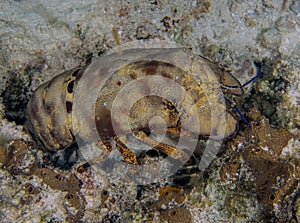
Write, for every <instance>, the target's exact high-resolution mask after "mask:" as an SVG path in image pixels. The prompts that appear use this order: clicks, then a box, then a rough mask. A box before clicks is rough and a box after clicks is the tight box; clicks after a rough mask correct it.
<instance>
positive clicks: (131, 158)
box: [114, 136, 139, 165]
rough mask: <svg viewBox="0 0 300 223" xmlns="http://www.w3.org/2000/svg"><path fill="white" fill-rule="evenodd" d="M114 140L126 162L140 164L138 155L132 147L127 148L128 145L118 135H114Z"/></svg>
mask: <svg viewBox="0 0 300 223" xmlns="http://www.w3.org/2000/svg"><path fill="white" fill-rule="evenodd" d="M114 140H115V141H116V148H117V150H118V151H119V152H120V153H121V155H122V156H123V158H124V160H125V162H126V163H130V164H134V165H138V164H139V163H138V161H137V157H136V154H135V153H134V152H132V151H131V150H130V149H128V148H127V146H126V145H125V144H124V143H123V142H122V141H121V140H120V139H119V138H118V137H117V136H115V137H114Z"/></svg>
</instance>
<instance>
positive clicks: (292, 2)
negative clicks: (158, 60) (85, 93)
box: [0, 0, 300, 222]
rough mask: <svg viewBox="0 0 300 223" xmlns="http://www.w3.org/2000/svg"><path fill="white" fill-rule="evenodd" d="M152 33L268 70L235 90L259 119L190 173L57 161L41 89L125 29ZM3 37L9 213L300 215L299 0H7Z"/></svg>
mask: <svg viewBox="0 0 300 223" xmlns="http://www.w3.org/2000/svg"><path fill="white" fill-rule="evenodd" d="M113 30H114V31H113ZM154 38H156V39H159V40H169V41H173V42H175V43H177V44H179V45H181V46H184V47H187V48H190V49H192V50H193V51H194V53H196V54H200V55H202V56H204V57H206V58H209V59H210V60H211V61H213V62H215V63H216V64H218V65H219V66H220V67H223V68H226V69H227V70H229V71H230V72H231V73H232V74H233V75H234V76H235V77H236V78H237V79H238V80H239V81H240V82H241V83H245V82H246V81H247V80H250V79H251V78H252V77H253V76H254V75H255V72H256V71H257V70H260V71H262V72H263V74H264V77H263V78H261V79H258V80H256V81H255V82H253V83H252V84H250V85H249V86H248V87H247V88H246V89H245V94H244V95H242V96H240V97H235V101H236V104H237V106H238V107H239V108H240V110H241V111H242V112H243V113H245V114H246V118H247V119H248V120H249V122H250V125H249V127H247V126H245V125H244V124H243V123H242V122H241V123H240V126H241V128H240V131H239V132H238V133H237V136H235V137H233V138H232V139H231V140H230V141H229V142H227V143H226V146H224V148H223V152H222V153H220V154H219V155H218V157H217V158H216V159H215V160H214V161H213V162H212V164H211V165H210V166H209V168H208V169H207V170H206V172H205V174H203V172H201V171H200V172H196V173H190V174H187V176H185V177H186V178H184V179H188V180H187V181H185V180H182V179H181V180H179V183H178V182H177V183H178V184H180V185H176V184H175V183H173V184H172V183H170V182H173V181H172V179H169V180H161V181H159V182H157V183H155V184H151V185H147V186H138V187H137V186H136V185H128V184H122V183H120V182H114V181H113V180H110V179H107V178H105V177H104V176H101V175H99V174H97V173H95V172H94V171H93V169H89V170H87V171H86V172H83V173H80V172H78V171H77V169H76V168H77V166H78V164H75V165H74V166H73V167H71V168H69V169H67V170H65V169H62V168H59V167H55V166H54V165H53V164H52V163H51V161H49V159H48V155H47V152H45V151H44V150H41V149H40V148H39V146H37V145H36V144H35V143H34V140H33V139H32V138H31V136H30V134H29V133H28V131H27V130H26V128H25V127H24V123H25V121H26V115H25V113H26V104H27V102H28V100H29V98H30V95H31V94H32V92H33V90H34V89H36V88H37V87H38V86H39V85H40V84H41V83H42V82H44V81H46V80H48V79H50V78H52V77H54V76H55V75H57V74H59V73H61V72H63V71H65V70H68V69H71V68H74V67H76V66H78V65H80V64H84V63H85V62H86V61H87V60H88V59H89V58H92V60H94V59H95V58H97V57H98V55H101V54H102V53H103V52H105V51H107V50H108V49H111V48H112V47H115V46H116V45H117V44H119V43H118V41H119V42H120V43H121V44H123V43H126V42H130V41H134V40H146V39H154ZM0 44H1V47H0V77H1V84H0V94H1V98H0V99H1V100H0V119H1V120H0V144H1V152H0V180H1V181H0V207H1V208H0V222H299V221H300V196H299V189H300V187H299V179H300V174H299V173H300V143H299V134H300V131H299V128H300V54H299V52H300V1H299V0H274V1H272V0H262V1H259V0H251V1H244V0H238V1H232V0H227V1H224V0H222V1H201V0H198V1H197V0H195V1H186V0H178V1H168V0H151V1H146V0H142V1H123V0H122V1H102V0H93V1H78V0H65V1H57V0H52V1H41V0H40V1H39V0H18V1H17V0H15V1H14V0H2V1H1V2H0ZM253 138H255V140H251V139H253Z"/></svg>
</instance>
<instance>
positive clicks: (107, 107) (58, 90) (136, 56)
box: [28, 48, 241, 151]
mask: <svg viewBox="0 0 300 223" xmlns="http://www.w3.org/2000/svg"><path fill="white" fill-rule="evenodd" d="M186 55H188V56H189V57H190V58H187V56H186ZM152 58H156V59H154V60H153V59H152ZM165 58H168V61H171V62H172V63H169V62H166V59H165ZM186 59H188V60H197V63H198V64H200V67H199V68H197V69H195V70H191V72H189V71H188V70H185V69H181V67H179V66H176V65H174V64H180V63H182V61H184V60H186ZM126 61H133V62H130V63H129V64H128V63H127V64H126ZM173 62H174V63H173ZM208 63H209V62H207V61H206V60H204V59H202V58H201V57H199V56H196V55H193V54H191V53H190V52H189V51H187V50H185V49H179V48H178V49H177V48H173V49H141V48H139V49H130V50H124V51H122V52H121V53H112V54H109V55H105V56H102V57H100V58H99V59H98V60H96V61H94V62H93V63H92V64H91V65H89V66H87V67H82V68H76V69H73V70H70V71H66V72H64V73H62V74H60V75H58V76H56V77H54V78H53V79H52V80H50V81H48V82H46V83H44V84H42V85H41V86H40V87H38V88H37V90H36V91H35V92H34V93H33V95H32V97H31V99H30V101H29V103H28V114H29V121H30V123H31V126H32V131H33V133H34V135H35V136H36V137H37V139H38V140H39V141H40V142H41V143H42V144H43V146H44V147H45V148H47V149H48V150H51V151H56V150H58V149H61V148H65V147H68V146H70V145H71V144H73V143H74V140H75V139H74V135H79V136H80V137H81V138H83V139H84V140H86V139H88V138H89V137H90V135H91V134H92V130H93V129H92V126H93V125H92V123H89V122H88V121H86V120H84V121H83V120H80V119H78V118H77V116H76V117H72V113H73V111H72V109H73V108H74V107H73V100H74V97H75V96H74V94H75V92H76V88H77V86H78V85H79V83H80V84H81V85H83V86H89V88H90V89H94V88H97V81H96V80H99V79H102V78H103V75H104V74H105V73H107V72H112V70H114V71H113V72H112V74H111V75H110V77H109V78H108V79H107V80H106V82H105V84H104V85H103V87H102V89H101V91H100V94H99V95H97V101H96V105H95V117H93V120H96V127H97V132H98V134H99V135H100V136H101V137H103V138H110V137H113V136H114V135H115V132H114V129H113V127H112V124H111V123H112V122H113V123H114V124H115V125H114V126H118V129H119V131H120V132H121V133H124V134H128V131H127V129H122V126H123V123H122V120H125V119H123V118H122V115H123V114H124V115H127V114H125V113H123V112H122V106H121V105H120V106H119V105H118V103H116V104H115V105H114V106H117V108H118V106H119V109H121V110H119V111H120V112H119V113H118V114H119V116H120V117H117V118H115V117H113V118H112V115H111V109H112V106H113V103H114V102H115V99H116V97H117V95H118V93H119V92H120V91H121V90H122V88H123V87H124V86H126V85H127V84H129V83H130V82H132V81H134V80H139V78H141V77H147V76H149V77H151V76H154V75H158V76H161V77H164V78H167V79H170V80H172V81H174V82H176V83H177V84H179V85H180V86H182V87H183V89H184V90H185V91H186V92H188V94H189V95H191V97H192V101H193V103H194V104H193V105H192V104H190V105H188V107H189V109H192V110H194V111H195V112H196V113H197V114H198V117H199V122H200V123H201V125H200V126H199V125H196V124H195V122H193V120H190V123H189V124H188V126H189V128H188V129H186V130H187V131H189V132H190V133H191V134H194V133H196V132H197V131H198V132H199V135H204V136H208V135H210V134H211V133H213V134H215V136H218V134H219V129H218V128H216V127H214V126H212V123H211V109H213V108H212V106H211V105H210V104H209V101H208V99H207V94H208V93H207V92H209V91H212V89H214V86H215V85H216V83H218V84H219V85H221V86H222V85H224V86H236V88H235V89H230V88H227V89H225V91H226V93H228V92H229V93H233V94H240V93H241V90H240V88H239V87H240V83H239V82H238V81H237V80H236V79H235V78H234V77H233V76H232V75H230V74H229V73H226V72H223V71H222V72H219V71H218V72H215V73H214V72H213V71H212V69H213V70H214V71H216V70H217V69H216V67H215V66H214V65H212V64H210V66H213V68H212V69H211V68H210V66H209V65H208ZM82 76H88V77H89V78H85V79H84V80H82V78H81V77H82ZM203 77H204V78H203ZM163 84H164V83H161V85H162V86H163ZM156 85H157V82H156ZM158 85H159V84H158ZM138 86H139V87H135V88H134V89H132V91H131V92H130V94H132V95H133V96H134V97H135V96H137V95H139V94H141V95H144V94H147V91H148V93H150V96H147V97H144V98H143V99H141V100H139V101H137V102H136V103H135V104H134V105H133V106H132V107H131V110H130V114H129V118H130V126H131V131H133V132H138V131H145V132H147V131H148V125H149V121H150V119H151V118H152V117H154V116H160V117H162V119H163V120H164V122H163V123H162V121H161V119H157V120H154V121H153V123H152V126H154V129H156V130H157V132H158V133H159V131H160V129H162V128H164V127H165V124H166V125H167V126H166V127H167V128H170V129H172V131H171V132H173V133H174V134H177V133H179V132H180V128H181V126H180V115H179V112H178V110H177V109H176V108H177V107H178V106H179V107H183V106H187V105H186V104H184V103H183V101H184V100H183V99H184V97H185V95H184V94H182V93H181V92H176V91H175V92H174V90H173V91H172V89H164V88H163V87H161V89H162V91H164V94H172V97H173V98H175V99H174V100H175V103H174V101H173V103H170V101H168V100H166V99H165V98H163V97H159V96H151V92H150V90H149V89H151V87H153V86H151V83H150V84H149V83H143V82H141V83H140V85H138ZM212 86H213V87H212ZM156 87H158V88H160V86H156ZM217 87H218V86H217ZM96 92H97V91H96ZM127 93H128V92H127ZM125 98H126V97H125ZM127 98H128V95H127ZM214 100H215V102H213V103H218V100H219V99H218V98H215V99H214ZM123 102H124V101H123ZM84 103H86V100H85V99H84V98H83V99H82V101H81V102H80V105H77V106H79V107H80V106H81V107H88V106H87V105H85V104H84ZM175 105H176V106H175ZM225 112H226V114H225V116H226V123H224V122H221V119H220V123H219V125H220V126H221V125H224V126H225V125H226V129H225V135H224V137H230V136H231V135H232V134H234V133H235V132H236V130H237V125H238V123H237V120H236V119H235V118H234V117H233V116H232V115H231V114H230V113H229V112H227V111H226V110H225ZM92 122H94V121H92ZM212 128H215V129H212ZM196 130H197V131H196Z"/></svg>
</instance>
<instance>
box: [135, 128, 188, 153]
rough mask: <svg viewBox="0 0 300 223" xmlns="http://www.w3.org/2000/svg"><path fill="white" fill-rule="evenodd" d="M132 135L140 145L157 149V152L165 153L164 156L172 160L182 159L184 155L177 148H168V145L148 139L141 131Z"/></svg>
mask: <svg viewBox="0 0 300 223" xmlns="http://www.w3.org/2000/svg"><path fill="white" fill-rule="evenodd" d="M133 134H134V136H135V137H136V138H137V139H138V140H140V141H141V142H142V143H144V144H146V145H148V146H151V147H154V148H156V149H158V150H159V151H161V152H163V153H165V154H166V155H168V156H171V157H172V158H174V159H179V158H183V157H184V156H185V155H186V154H185V153H184V152H183V151H181V150H180V149H177V148H175V147H173V146H170V145H168V144H165V143H161V142H158V141H156V140H154V139H152V138H150V137H148V136H147V134H146V133H145V132H143V131H139V132H136V133H133Z"/></svg>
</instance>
